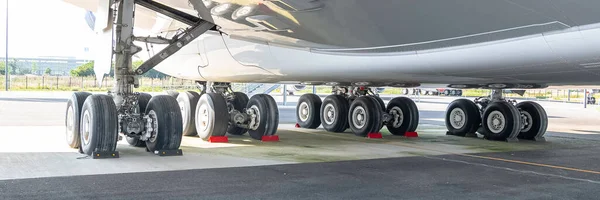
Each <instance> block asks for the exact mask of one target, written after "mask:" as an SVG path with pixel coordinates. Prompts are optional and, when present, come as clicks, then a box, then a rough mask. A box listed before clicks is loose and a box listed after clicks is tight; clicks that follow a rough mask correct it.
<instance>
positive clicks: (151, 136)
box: [140, 110, 158, 142]
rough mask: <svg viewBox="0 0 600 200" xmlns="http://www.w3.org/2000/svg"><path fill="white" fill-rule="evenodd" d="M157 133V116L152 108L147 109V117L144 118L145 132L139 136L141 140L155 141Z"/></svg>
mask: <svg viewBox="0 0 600 200" xmlns="http://www.w3.org/2000/svg"><path fill="white" fill-rule="evenodd" d="M157 135H158V118H157V117H156V112H154V110H150V111H148V117H147V118H146V132H145V134H143V135H142V137H141V138H140V139H141V140H142V141H146V140H147V141H150V142H155V141H156V137H157Z"/></svg>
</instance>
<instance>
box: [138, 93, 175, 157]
mask: <svg viewBox="0 0 600 200" xmlns="http://www.w3.org/2000/svg"><path fill="white" fill-rule="evenodd" d="M146 115H148V120H150V121H149V122H148V124H150V125H151V127H152V131H151V133H150V138H149V139H148V141H146V148H147V149H148V150H149V151H150V152H154V151H155V150H176V149H179V146H180V145H181V138H182V132H183V123H182V122H181V121H182V117H181V110H180V109H179V104H177V99H175V98H173V97H171V96H168V95H158V96H154V97H152V98H151V99H150V101H149V102H148V106H147V107H146Z"/></svg>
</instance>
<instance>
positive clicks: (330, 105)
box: [320, 95, 350, 132]
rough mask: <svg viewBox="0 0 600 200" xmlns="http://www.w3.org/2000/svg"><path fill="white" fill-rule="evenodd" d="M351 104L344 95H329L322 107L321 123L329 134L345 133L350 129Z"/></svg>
mask: <svg viewBox="0 0 600 200" xmlns="http://www.w3.org/2000/svg"><path fill="white" fill-rule="evenodd" d="M349 109H350V103H349V102H348V100H347V99H346V98H345V97H344V96H342V95H329V96H327V97H326V98H325V100H323V104H322V105H321V110H320V113H321V122H322V123H323V128H324V129H325V130H327V131H329V132H344V131H345V130H346V129H348V127H349V124H348V111H349Z"/></svg>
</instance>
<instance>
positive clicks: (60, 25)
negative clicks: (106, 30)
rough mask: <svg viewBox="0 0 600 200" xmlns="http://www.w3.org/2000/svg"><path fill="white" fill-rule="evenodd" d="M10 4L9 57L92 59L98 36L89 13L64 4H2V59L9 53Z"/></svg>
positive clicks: (20, 0) (31, 0)
mask: <svg viewBox="0 0 600 200" xmlns="http://www.w3.org/2000/svg"><path fill="white" fill-rule="evenodd" d="M7 1H8V3H9V5H8V8H9V10H8V20H9V22H8V25H9V27H8V37H9V38H8V48H9V49H8V57H33V58H37V57H76V58H80V59H88V58H90V56H91V55H90V53H86V52H85V48H86V47H87V48H92V44H93V41H94V36H95V34H94V32H93V31H92V30H91V29H90V28H89V27H88V25H87V23H86V22H85V18H84V17H85V10H84V9H81V8H78V7H76V6H73V5H71V4H68V3H65V2H63V1H62V0H0V57H4V56H5V52H6V51H5V49H6V34H5V33H6V2H7Z"/></svg>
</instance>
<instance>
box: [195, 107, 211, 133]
mask: <svg viewBox="0 0 600 200" xmlns="http://www.w3.org/2000/svg"><path fill="white" fill-rule="evenodd" d="M196 120H198V121H199V122H200V123H199V125H200V127H198V129H200V130H202V131H206V129H208V123H209V122H210V117H209V116H208V105H206V104H202V105H201V106H200V109H198V117H197V119H196Z"/></svg>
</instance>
